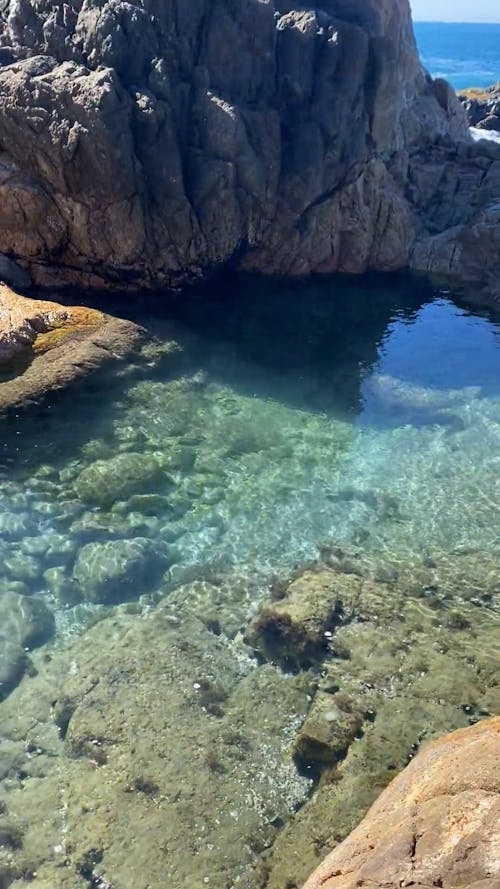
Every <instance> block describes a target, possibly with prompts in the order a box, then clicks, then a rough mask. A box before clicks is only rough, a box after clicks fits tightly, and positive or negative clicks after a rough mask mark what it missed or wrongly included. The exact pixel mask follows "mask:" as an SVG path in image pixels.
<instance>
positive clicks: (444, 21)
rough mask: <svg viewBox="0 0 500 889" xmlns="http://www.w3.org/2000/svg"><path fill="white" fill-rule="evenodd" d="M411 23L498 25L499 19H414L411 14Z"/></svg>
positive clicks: (499, 23)
mask: <svg viewBox="0 0 500 889" xmlns="http://www.w3.org/2000/svg"><path fill="white" fill-rule="evenodd" d="M413 23H414V24H415V25H500V19H499V20H498V21H496V22H479V21H473V22H470V21H467V20H466V19H453V20H452V19H416V18H415V17H414V16H413Z"/></svg>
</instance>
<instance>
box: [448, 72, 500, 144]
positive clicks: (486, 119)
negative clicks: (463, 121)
mask: <svg viewBox="0 0 500 889" xmlns="http://www.w3.org/2000/svg"><path fill="white" fill-rule="evenodd" d="M458 98H459V99H460V102H461V103H462V105H463V107H464V110H465V113H466V114H467V119H468V121H469V124H470V126H471V127H477V129H478V130H487V131H488V130H493V131H496V132H498V131H499V130H500V83H494V84H493V86H490V87H488V89H485V90H482V89H477V88H476V89H469V90H463V91H462V92H461V93H459V95H458Z"/></svg>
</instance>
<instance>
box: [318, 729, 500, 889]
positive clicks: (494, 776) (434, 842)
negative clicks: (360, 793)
mask: <svg viewBox="0 0 500 889" xmlns="http://www.w3.org/2000/svg"><path fill="white" fill-rule="evenodd" d="M368 885H370V887H373V889H377V887H384V889H393V887H394V889H396V887H397V889H399V887H401V886H410V885H411V886H413V887H422V889H423V887H426V889H427V887H432V886H441V887H443V889H448V887H449V889H451V887H454V889H455V887H459V886H464V887H465V886H467V887H474V889H479V887H481V889H498V887H499V886H500V717H497V718H494V719H489V720H486V721H484V722H480V723H478V724H477V725H475V726H473V727H472V728H466V729H460V730H459V731H456V732H453V733H452V734H451V735H448V736H446V737H444V738H441V739H440V740H438V741H434V742H433V743H431V744H429V745H428V746H427V747H425V748H424V749H423V750H422V752H421V753H419V755H418V756H417V757H416V758H415V760H414V761H413V762H412V763H411V764H410V765H409V766H408V767H407V768H406V769H405V770H404V771H403V772H402V773H401V774H400V775H399V776H398V777H397V778H396V779H395V780H394V781H393V782H392V784H390V786H389V787H388V788H387V789H386V790H385V791H384V792H383V793H382V795H381V796H380V797H379V799H378V800H377V802H376V803H375V805H373V806H372V808H371V809H370V811H369V812H368V815H367V816H366V818H365V819H364V820H363V821H362V822H361V824H360V825H359V827H357V828H356V830H355V831H353V833H352V834H350V836H349V837H348V838H347V839H346V840H345V841H344V842H343V843H342V844H341V845H340V846H338V847H337V848H336V849H335V850H334V851H333V852H332V853H331V855H329V856H328V857H327V858H326V859H325V861H324V862H323V864H321V865H320V867H319V868H318V869H317V870H316V871H315V873H314V874H313V875H312V876H311V877H310V879H309V880H308V881H307V882H306V884H305V886H304V889H320V887H321V889H354V887H360V886H368Z"/></svg>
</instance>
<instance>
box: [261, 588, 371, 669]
mask: <svg viewBox="0 0 500 889" xmlns="http://www.w3.org/2000/svg"><path fill="white" fill-rule="evenodd" d="M361 583H362V582H361V581H360V580H359V578H356V577H354V576H351V575H341V574H338V573H336V572H333V571H332V572H329V571H328V570H324V571H322V572H315V571H305V572H304V573H303V574H301V575H300V576H299V577H298V578H297V579H296V580H293V581H292V582H291V583H290V585H289V586H288V589H286V592H284V595H283V597H282V598H279V599H277V600H276V601H272V602H267V603H265V604H264V606H263V607H262V609H261V611H260V612H259V614H258V615H257V617H256V618H255V620H253V621H252V623H251V624H250V626H249V628H248V631H247V640H248V641H249V643H250V644H252V645H253V646H254V648H255V649H256V650H258V651H260V652H261V653H262V654H263V655H264V656H265V657H267V658H269V659H270V660H271V661H276V662H277V663H281V664H284V665H285V666H286V665H288V666H290V665H294V664H295V665H296V666H299V667H302V668H304V667H306V668H307V667H309V666H310V665H311V663H314V662H316V663H317V662H318V661H320V660H322V659H323V657H324V655H325V650H326V649H327V648H328V645H329V642H330V639H331V637H332V635H333V634H332V633H331V629H332V628H333V627H334V626H335V625H336V624H337V623H338V622H339V621H341V620H342V614H343V599H344V597H345V595H346V594H347V595H348V596H350V597H351V598H352V596H353V594H354V595H355V593H356V592H357V591H358V590H359V587H360V584H361ZM278 595H281V591H280V592H279V593H278Z"/></svg>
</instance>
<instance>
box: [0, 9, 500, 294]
mask: <svg viewBox="0 0 500 889" xmlns="http://www.w3.org/2000/svg"><path fill="white" fill-rule="evenodd" d="M0 24H1V25H2V28H0V130H1V133H2V155H1V158H0V206H1V207H2V210H1V213H0V253H4V254H5V255H7V256H8V257H17V258H19V260H20V261H21V262H22V264H24V266H25V267H27V268H28V269H29V271H30V273H31V275H32V277H33V280H34V281H35V283H38V284H47V283H49V282H52V283H53V282H54V281H58V282H60V283H65V284H80V285H81V284H85V285H89V286H101V285H103V284H106V285H107V286H112V285H117V286H119V287H122V288H123V287H129V286H131V287H138V286H140V287H152V288H156V287H158V286H159V285H167V286H171V285H177V284H179V283H183V282H185V281H187V280H190V279H192V278H195V277H199V276H200V275H204V274H206V273H207V272H209V271H211V270H213V269H214V268H215V267H217V266H220V265H221V264H223V263H226V262H227V261H228V260H229V259H231V258H238V260H239V264H240V265H241V266H242V267H244V268H247V269H252V270H256V271H258V272H264V273H276V274H287V275H302V274H306V273H309V272H333V271H342V272H363V271H366V270H368V269H376V270H385V271H388V270H393V269H398V268H401V267H404V266H406V265H408V264H409V263H410V262H413V259H412V254H411V248H412V246H413V244H414V243H415V241H417V240H420V239H421V238H426V237H428V236H431V235H432V236H433V235H435V234H440V233H441V232H443V231H447V230H448V229H449V228H450V227H451V223H450V221H449V219H447V218H443V219H442V220H441V221H440V222H436V220H435V218H434V215H435V208H436V194H435V190H434V191H433V190H432V188H430V187H429V182H428V181H427V180H425V181H424V179H425V177H424V179H422V177H420V180H418V179H417V177H416V176H414V175H412V172H411V169H412V159H413V157H414V155H415V154H419V153H421V152H424V154H425V153H426V152H428V151H429V150H430V148H431V147H432V146H436V145H442V146H443V151H444V154H443V159H442V169H441V173H442V172H443V170H447V169H448V168H449V169H450V178H451V180H454V179H457V178H460V171H459V166H457V162H456V161H457V159H456V151H457V148H456V146H457V145H459V144H462V145H464V146H465V145H466V143H467V141H468V140H469V139H470V137H469V133H468V128H467V121H466V117H465V113H464V111H463V109H462V108H461V106H460V103H459V102H458V100H457V98H456V96H455V93H454V92H453V90H452V89H451V87H449V86H448V84H446V83H445V82H444V81H433V80H432V79H431V78H430V76H429V75H428V74H427V73H426V72H425V71H424V70H423V69H422V68H421V65H420V63H419V60H418V54H417V50H416V45H415V40H414V36H413V32H412V26H411V15H410V7H409V3H408V0H365V2H360V0H325V2H323V3H321V4H319V3H317V2H314V0H313V2H310V3H307V4H305V6H304V5H301V4H297V5H295V4H292V3H290V2H289V0H250V2H248V0H216V2H212V0H210V2H209V0H188V2H186V3H183V5H182V11H179V8H178V5H177V4H174V3H173V2H172V0H148V2H146V0H133V2H125V0H87V2H85V3H82V2H81V0H72V2H70V3H68V4H65V5H64V6H62V7H60V8H59V7H55V6H54V4H53V3H51V2H49V0H23V2H19V0H2V3H1V4H0ZM478 152H479V155H478V156H479V157H480V159H482V161H481V162H483V161H484V163H486V162H487V158H488V155H485V156H484V157H483V150H482V149H481V148H479V149H478ZM475 157H476V156H475V155H474V157H473V158H472V159H471V160H470V161H468V162H467V163H468V164H469V163H470V166H471V168H474V167H475V165H477V164H476V160H475ZM498 157H500V149H499V150H498ZM438 172H439V171H438V170H437V168H436V164H435V162H434V161H432V160H429V161H428V163H427V164H426V176H427V179H428V178H429V177H430V178H431V179H432V178H433V177H434V175H436V176H437V174H438ZM437 178H438V180H439V177H438V176H437ZM493 178H494V177H493ZM469 197H470V195H469V193H468V188H467V187H466V188H464V189H463V191H462V190H459V191H453V190H452V188H451V186H450V189H449V193H448V194H447V195H446V201H447V203H448V209H449V210H450V212H451V207H452V206H453V208H454V211H455V212H456V216H457V221H456V225H458V226H459V227H460V226H463V225H468V223H469V221H470V219H471V216H472V210H474V209H479V208H480V207H481V206H484V204H485V201H486V195H484V194H483V193H481V195H478V198H477V200H474V202H473V207H471V204H470V200H469ZM453 237H454V235H453ZM416 256H417V257H418V261H416V262H415V263H414V264H415V265H416V267H418V268H421V267H422V266H424V267H426V266H427V265H428V264H429V263H428V262H427V261H426V262H424V261H423V259H422V253H418V254H416Z"/></svg>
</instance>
